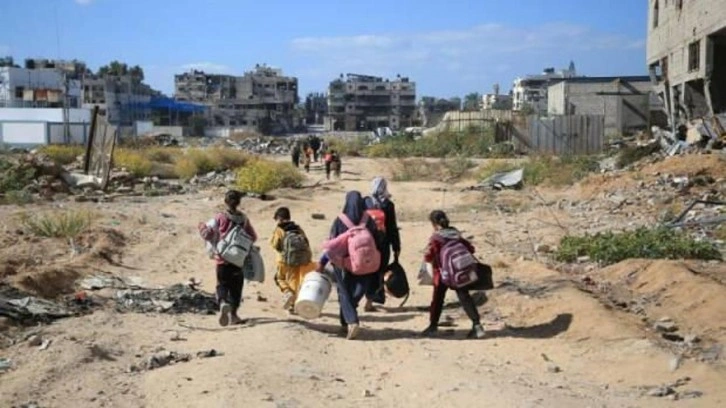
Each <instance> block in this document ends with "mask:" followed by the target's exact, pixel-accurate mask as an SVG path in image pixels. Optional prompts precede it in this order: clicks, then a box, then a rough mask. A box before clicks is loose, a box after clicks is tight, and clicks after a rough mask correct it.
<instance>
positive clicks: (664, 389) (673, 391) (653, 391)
mask: <svg viewBox="0 0 726 408" xmlns="http://www.w3.org/2000/svg"><path fill="white" fill-rule="evenodd" d="M690 382H691V378H690V377H683V378H680V379H678V380H676V381H675V382H673V383H671V384H664V385H658V386H648V387H641V389H642V390H644V394H645V395H647V396H649V397H656V398H666V397H667V398H670V399H673V400H681V399H693V398H700V397H702V396H703V392H701V391H694V390H684V391H679V390H678V389H679V388H681V387H683V386H685V385H687V384H688V383H690Z"/></svg>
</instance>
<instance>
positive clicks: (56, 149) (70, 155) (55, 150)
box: [40, 145, 86, 166]
mask: <svg viewBox="0 0 726 408" xmlns="http://www.w3.org/2000/svg"><path fill="white" fill-rule="evenodd" d="M40 152H41V153H43V154H44V155H46V156H48V157H49V158H50V159H51V160H53V161H54V162H56V163H58V164H60V165H61V166H65V165H67V164H71V163H73V162H75V161H76V159H77V158H78V156H81V155H84V154H85V153H86V148H85V147H84V146H80V145H48V146H43V147H41V148H40Z"/></svg>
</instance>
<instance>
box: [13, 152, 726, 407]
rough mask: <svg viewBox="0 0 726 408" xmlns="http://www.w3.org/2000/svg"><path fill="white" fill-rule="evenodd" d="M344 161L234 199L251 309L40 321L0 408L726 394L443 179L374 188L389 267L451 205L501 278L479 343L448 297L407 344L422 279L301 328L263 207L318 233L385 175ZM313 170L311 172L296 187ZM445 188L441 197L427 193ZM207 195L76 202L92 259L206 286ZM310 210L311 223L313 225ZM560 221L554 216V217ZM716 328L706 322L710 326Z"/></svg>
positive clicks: (466, 403)
mask: <svg viewBox="0 0 726 408" xmlns="http://www.w3.org/2000/svg"><path fill="white" fill-rule="evenodd" d="M345 170H346V172H345V173H344V175H343V180H341V181H339V182H322V183H321V185H320V186H318V187H316V188H311V189H305V190H285V191H280V192H277V193H276V198H277V199H276V200H275V201H260V200H255V199H245V200H244V201H243V204H242V205H243V208H244V211H246V212H247V213H248V215H249V216H250V218H251V220H252V222H253V223H254V226H255V228H256V229H257V231H258V233H259V235H260V237H261V246H262V247H263V253H264V256H265V261H266V263H267V265H268V279H267V281H266V282H265V283H264V284H256V283H246V286H245V289H244V303H243V306H242V309H241V314H242V316H243V317H244V318H248V319H250V321H249V323H248V324H246V325H244V326H240V327H229V328H221V327H219V326H218V324H217V321H216V318H215V317H214V316H200V315H161V314H133V313H128V314H121V313H117V312H116V311H114V310H113V308H111V307H107V308H105V309H103V310H99V311H96V312H95V313H93V314H90V315H87V316H84V317H78V318H72V319H64V320H59V321H57V322H56V323H53V324H51V325H49V326H46V327H43V328H42V329H41V331H42V335H43V336H44V337H47V338H50V339H52V340H53V342H52V344H51V345H50V347H49V348H48V349H47V350H44V351H40V350H37V349H36V348H31V347H28V346H27V344H25V343H21V344H18V345H15V346H12V347H10V348H8V349H5V350H0V356H1V357H7V358H10V359H12V361H13V364H14V369H13V370H11V371H9V372H7V373H5V374H2V375H0V406H21V404H23V403H28V402H30V401H36V402H37V403H38V405H39V406H41V407H70V406H77V407H291V408H292V407H327V406H336V407H349V406H350V407H369V406H370V407H421V406H431V407H448V406H451V407H459V406H461V407H479V406H486V407H651V406H652V407H660V406H668V405H671V404H672V405H677V406H679V407H691V406H693V407H718V406H724V405H726V388H724V386H723V385H724V384H726V371H725V369H724V367H723V365H719V364H707V363H703V362H698V361H696V360H693V359H684V360H683V361H682V363H681V364H680V366H679V367H678V368H677V369H676V370H674V369H673V368H674V367H673V358H674V354H673V351H672V350H669V349H667V348H664V347H662V346H661V345H659V344H658V342H656V341H653V339H652V336H650V334H649V333H648V331H647V330H644V324H643V322H642V321H641V319H640V318H639V317H638V316H635V315H633V314H629V313H625V312H622V311H617V310H609V309H607V308H605V307H603V305H602V303H601V302H599V301H598V300H597V299H595V298H594V297H593V296H591V295H589V294H588V293H585V292H583V291H581V290H578V289H577V287H576V286H575V285H574V284H573V283H572V281H571V280H569V279H567V277H565V276H563V275H562V274H561V273H559V272H556V271H553V270H551V269H548V268H547V267H545V266H544V265H543V263H542V262H537V261H536V260H528V259H527V258H526V257H525V258H521V257H519V256H518V255H517V254H516V252H517V251H516V250H517V249H518V248H516V246H518V245H519V246H526V245H528V241H526V240H525V239H524V238H522V239H521V240H519V241H517V240H515V241H512V242H509V243H507V244H506V245H503V246H501V245H491V241H492V238H491V237H492V236H504V237H505V239H504V240H505V241H506V238H507V237H513V236H515V235H516V234H521V233H522V229H524V228H529V229H532V230H534V233H535V234H537V236H538V237H539V238H538V239H539V240H540V241H542V242H548V241H555V242H556V240H555V237H556V235H555V234H554V232H553V231H552V230H551V229H552V228H554V227H552V226H551V225H550V224H552V222H550V223H549V224H548V223H541V224H537V225H533V224H528V225H530V226H529V227H526V226H522V224H521V222H520V218H518V217H516V216H514V215H507V214H503V215H502V214H499V215H498V214H496V213H491V212H487V211H484V210H482V211H475V210H472V209H470V208H468V207H467V206H469V207H472V208H473V207H476V206H477V205H478V204H479V203H480V201H485V200H487V199H488V198H487V197H488V196H487V195H485V194H483V193H471V192H469V193H462V192H459V191H458V189H454V188H452V187H453V186H452V185H450V184H447V183H444V182H411V183H395V182H391V183H390V190H391V192H392V194H393V195H394V197H393V199H394V201H395V202H396V204H397V207H398V209H399V218H401V222H400V227H401V234H402V240H403V248H404V249H403V253H402V263H403V264H404V266H405V267H406V269H407V271H408V273H409V279H410V280H412V282H415V275H416V271H417V267H418V265H419V263H420V258H421V255H422V249H423V246H424V245H425V243H426V239H427V237H428V235H429V234H430V228H431V227H430V225H429V224H428V222H426V214H427V213H428V211H430V210H431V209H434V208H443V209H445V210H448V211H450V212H451V213H452V218H453V220H454V224H455V225H456V226H457V227H459V228H460V229H463V230H464V231H465V234H466V235H471V236H473V237H474V238H473V242H474V244H475V245H476V246H477V247H478V248H480V252H482V253H483V257H484V258H485V259H486V260H488V261H490V262H491V263H492V264H494V265H495V281H496V282H498V283H501V282H507V283H508V284H507V285H502V287H500V288H498V289H496V290H493V291H491V292H490V293H489V297H490V301H489V302H487V303H486V304H484V305H482V306H481V307H480V311H481V313H482V316H483V320H484V322H485V325H486V326H487V327H488V328H489V329H490V330H489V331H488V336H487V338H486V339H483V340H466V339H465V335H466V332H467V331H468V329H469V328H470V326H469V322H468V320H467V318H466V316H465V315H464V313H463V311H462V310H461V309H460V308H457V307H450V308H447V309H446V310H445V311H444V316H443V318H442V321H444V322H447V325H448V327H444V328H443V329H444V330H443V333H442V335H441V336H440V337H439V338H436V339H424V338H420V337H418V333H419V332H420V331H421V330H423V329H424V328H425V327H426V326H427V324H428V314H427V313H426V311H425V307H426V306H427V305H428V303H429V301H430V291H431V288H430V287H423V286H416V285H415V283H414V286H413V293H412V296H411V299H410V300H409V302H408V304H407V305H406V306H405V307H404V308H401V309H398V308H396V307H395V306H396V305H397V303H398V302H396V301H395V300H392V301H391V302H390V303H389V304H388V305H387V306H388V307H387V308H385V309H384V310H381V311H379V312H376V313H364V312H362V307H361V308H359V311H360V312H361V316H362V324H363V331H362V334H361V336H360V339H359V340H356V341H347V340H345V339H344V338H343V337H340V336H339V334H338V332H339V327H338V315H337V312H338V304H337V301H336V295H335V293H333V294H332V295H331V299H330V301H329V302H328V304H327V305H326V308H325V313H324V316H323V317H322V318H320V319H317V320H314V321H310V322H308V321H303V320H301V319H299V318H295V317H289V316H288V315H287V314H286V313H285V312H283V310H282V308H281V305H280V299H281V296H280V293H279V291H278V289H277V288H276V286H275V284H274V282H273V281H272V273H273V272H272V268H271V267H272V265H273V262H272V261H273V254H272V252H271V251H270V249H269V247H268V246H267V242H266V241H267V240H268V239H269V237H270V234H271V233H272V230H273V228H274V223H273V220H272V214H273V212H274V210H275V208H276V207H278V206H281V205H285V206H288V207H290V208H291V210H292V213H293V218H294V219H295V220H296V221H298V222H299V223H300V224H301V225H302V226H303V227H304V228H305V229H306V232H307V233H308V235H309V236H310V237H311V240H312V242H316V243H320V242H322V240H323V239H324V237H325V236H326V234H327V232H328V230H329V227H330V223H331V220H332V219H333V217H334V216H335V215H336V214H337V213H338V212H339V211H340V208H341V207H342V204H343V196H344V193H345V192H346V191H347V190H350V189H359V190H361V191H362V192H364V193H367V191H368V188H369V180H370V179H371V178H372V177H374V176H375V175H378V174H383V175H387V174H388V171H389V170H388V168H387V167H386V164H385V162H384V161H372V160H364V159H357V160H351V161H349V162H347V163H346V166H345ZM322 178H323V176H322V172H321V171H320V169H319V168H317V167H315V168H314V169H313V172H312V173H311V174H310V175H309V176H308V179H309V180H308V182H309V183H310V184H313V183H315V182H317V181H319V180H321V179H322ZM447 187H448V190H449V191H447V192H443V191H436V192H434V191H432V189H434V188H435V189H439V190H441V189H444V188H447ZM220 202H221V193H220V191H211V190H210V191H205V192H203V193H198V194H190V195H185V196H178V197H173V198H170V197H160V198H148V199H143V200H136V202H132V201H126V202H123V201H122V202H116V203H108V204H100V205H93V204H83V205H85V206H87V207H88V208H89V209H93V210H94V211H96V212H98V213H100V214H101V215H102V219H101V221H99V222H101V223H103V224H104V225H105V226H109V227H114V228H117V229H119V230H120V231H122V232H123V233H124V234H125V236H126V247H125V248H124V251H123V252H124V254H123V258H122V263H121V264H120V265H116V266H114V265H101V266H97V267H94V268H96V269H95V270H96V271H103V272H111V273H114V274H118V275H121V276H138V277H141V278H142V279H143V280H144V281H145V282H147V283H149V284H154V285H168V284H173V283H180V282H184V281H186V280H187V279H189V278H190V277H195V278H198V279H201V280H202V281H203V286H202V287H203V289H204V290H207V291H210V292H211V291H213V289H214V274H213V270H214V269H213V265H212V263H211V262H210V261H209V260H208V259H207V258H205V256H204V248H203V245H202V242H201V240H200V239H199V238H198V235H197V233H196V224H197V223H198V222H199V221H203V220H205V219H207V218H209V217H210V216H211V215H212V214H213V213H214V212H215V210H216V209H217V208H218V206H219V203H220ZM74 205H76V204H74ZM78 205H80V204H78ZM3 211H10V210H3ZM538 211H539V210H537V209H533V210H531V211H530V212H529V214H530V216H531V218H532V219H535V220H536V219H540V220H544V221H552V219H551V218H552V217H553V214H550V213H541V212H538ZM313 213H322V214H325V215H326V217H327V219H326V220H324V221H317V220H313V219H312V218H311V215H312V214H313ZM6 215H8V217H9V214H8V213H4V216H6ZM8 219H9V218H8ZM569 219H570V217H568V215H567V214H566V213H558V216H557V222H562V223H566V222H569ZM548 225H549V226H548ZM526 251H527V250H526V248H525V249H524V251H523V252H526ZM720 290H721V292H717V293H720V294H723V293H724V292H723V289H722V288H721V289H720ZM714 296H715V295H714ZM447 300H448V301H449V302H453V301H454V300H455V296H454V295H453V294H451V293H450V294H449V296H448V298H447ZM723 324H724V320H723V315H721V322H720V323H714V325H715V326H719V325H720V326H723ZM504 325H506V326H507V327H503V326H504ZM719 330H720V331H718V333H723V331H724V330H726V328H724V327H720V329H719ZM212 348H213V349H215V350H217V351H219V352H221V353H222V355H221V356H218V357H214V358H206V359H193V360H192V361H190V362H187V363H179V364H176V365H172V366H167V367H163V368H159V369H156V370H153V371H143V372H138V373H130V372H128V368H129V366H130V365H132V364H136V363H138V362H139V361H141V360H143V359H144V358H148V357H149V356H150V355H152V354H154V353H155V352H158V351H162V350H171V351H178V352H188V353H196V352H197V351H199V350H205V349H212ZM94 350H95V351H94ZM98 350H102V352H99V351H98ZM546 360H549V361H546ZM685 377H688V378H690V380H689V381H688V382H687V384H685V385H683V386H681V387H679V388H678V391H679V392H681V393H682V395H684V396H688V395H690V394H688V391H698V392H700V393H703V395H702V396H701V397H700V398H694V399H682V400H680V401H676V402H671V401H669V400H668V399H667V398H656V397H650V396H647V395H645V394H646V391H645V390H644V389H643V388H642V387H645V386H657V385H661V384H670V383H674V382H675V381H677V380H678V379H682V378H685ZM696 395H697V394H696Z"/></svg>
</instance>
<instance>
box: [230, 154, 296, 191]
mask: <svg viewBox="0 0 726 408" xmlns="http://www.w3.org/2000/svg"><path fill="white" fill-rule="evenodd" d="M303 180H304V177H303V175H302V174H301V173H300V172H299V171H298V170H297V169H296V168H295V167H293V165H292V164H290V163H280V162H273V161H268V160H254V161H252V162H250V163H248V164H247V165H246V166H245V167H242V168H240V169H239V170H238V171H237V187H239V188H240V189H241V190H242V191H248V192H251V193H257V194H265V193H269V192H270V191H272V190H275V189H278V188H286V187H300V185H301V184H302V182H303Z"/></svg>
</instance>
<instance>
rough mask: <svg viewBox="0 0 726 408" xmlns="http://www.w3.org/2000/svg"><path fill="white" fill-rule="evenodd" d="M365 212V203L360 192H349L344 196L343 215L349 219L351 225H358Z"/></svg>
mask: <svg viewBox="0 0 726 408" xmlns="http://www.w3.org/2000/svg"><path fill="white" fill-rule="evenodd" d="M365 210H366V205H365V201H363V196H362V195H361V194H360V192H358V191H349V192H348V194H346V195H345V206H344V207H343V213H344V214H345V215H346V216H348V219H350V221H351V222H352V223H353V224H358V223H359V222H360V220H361V219H362V218H363V213H364V212H365Z"/></svg>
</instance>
